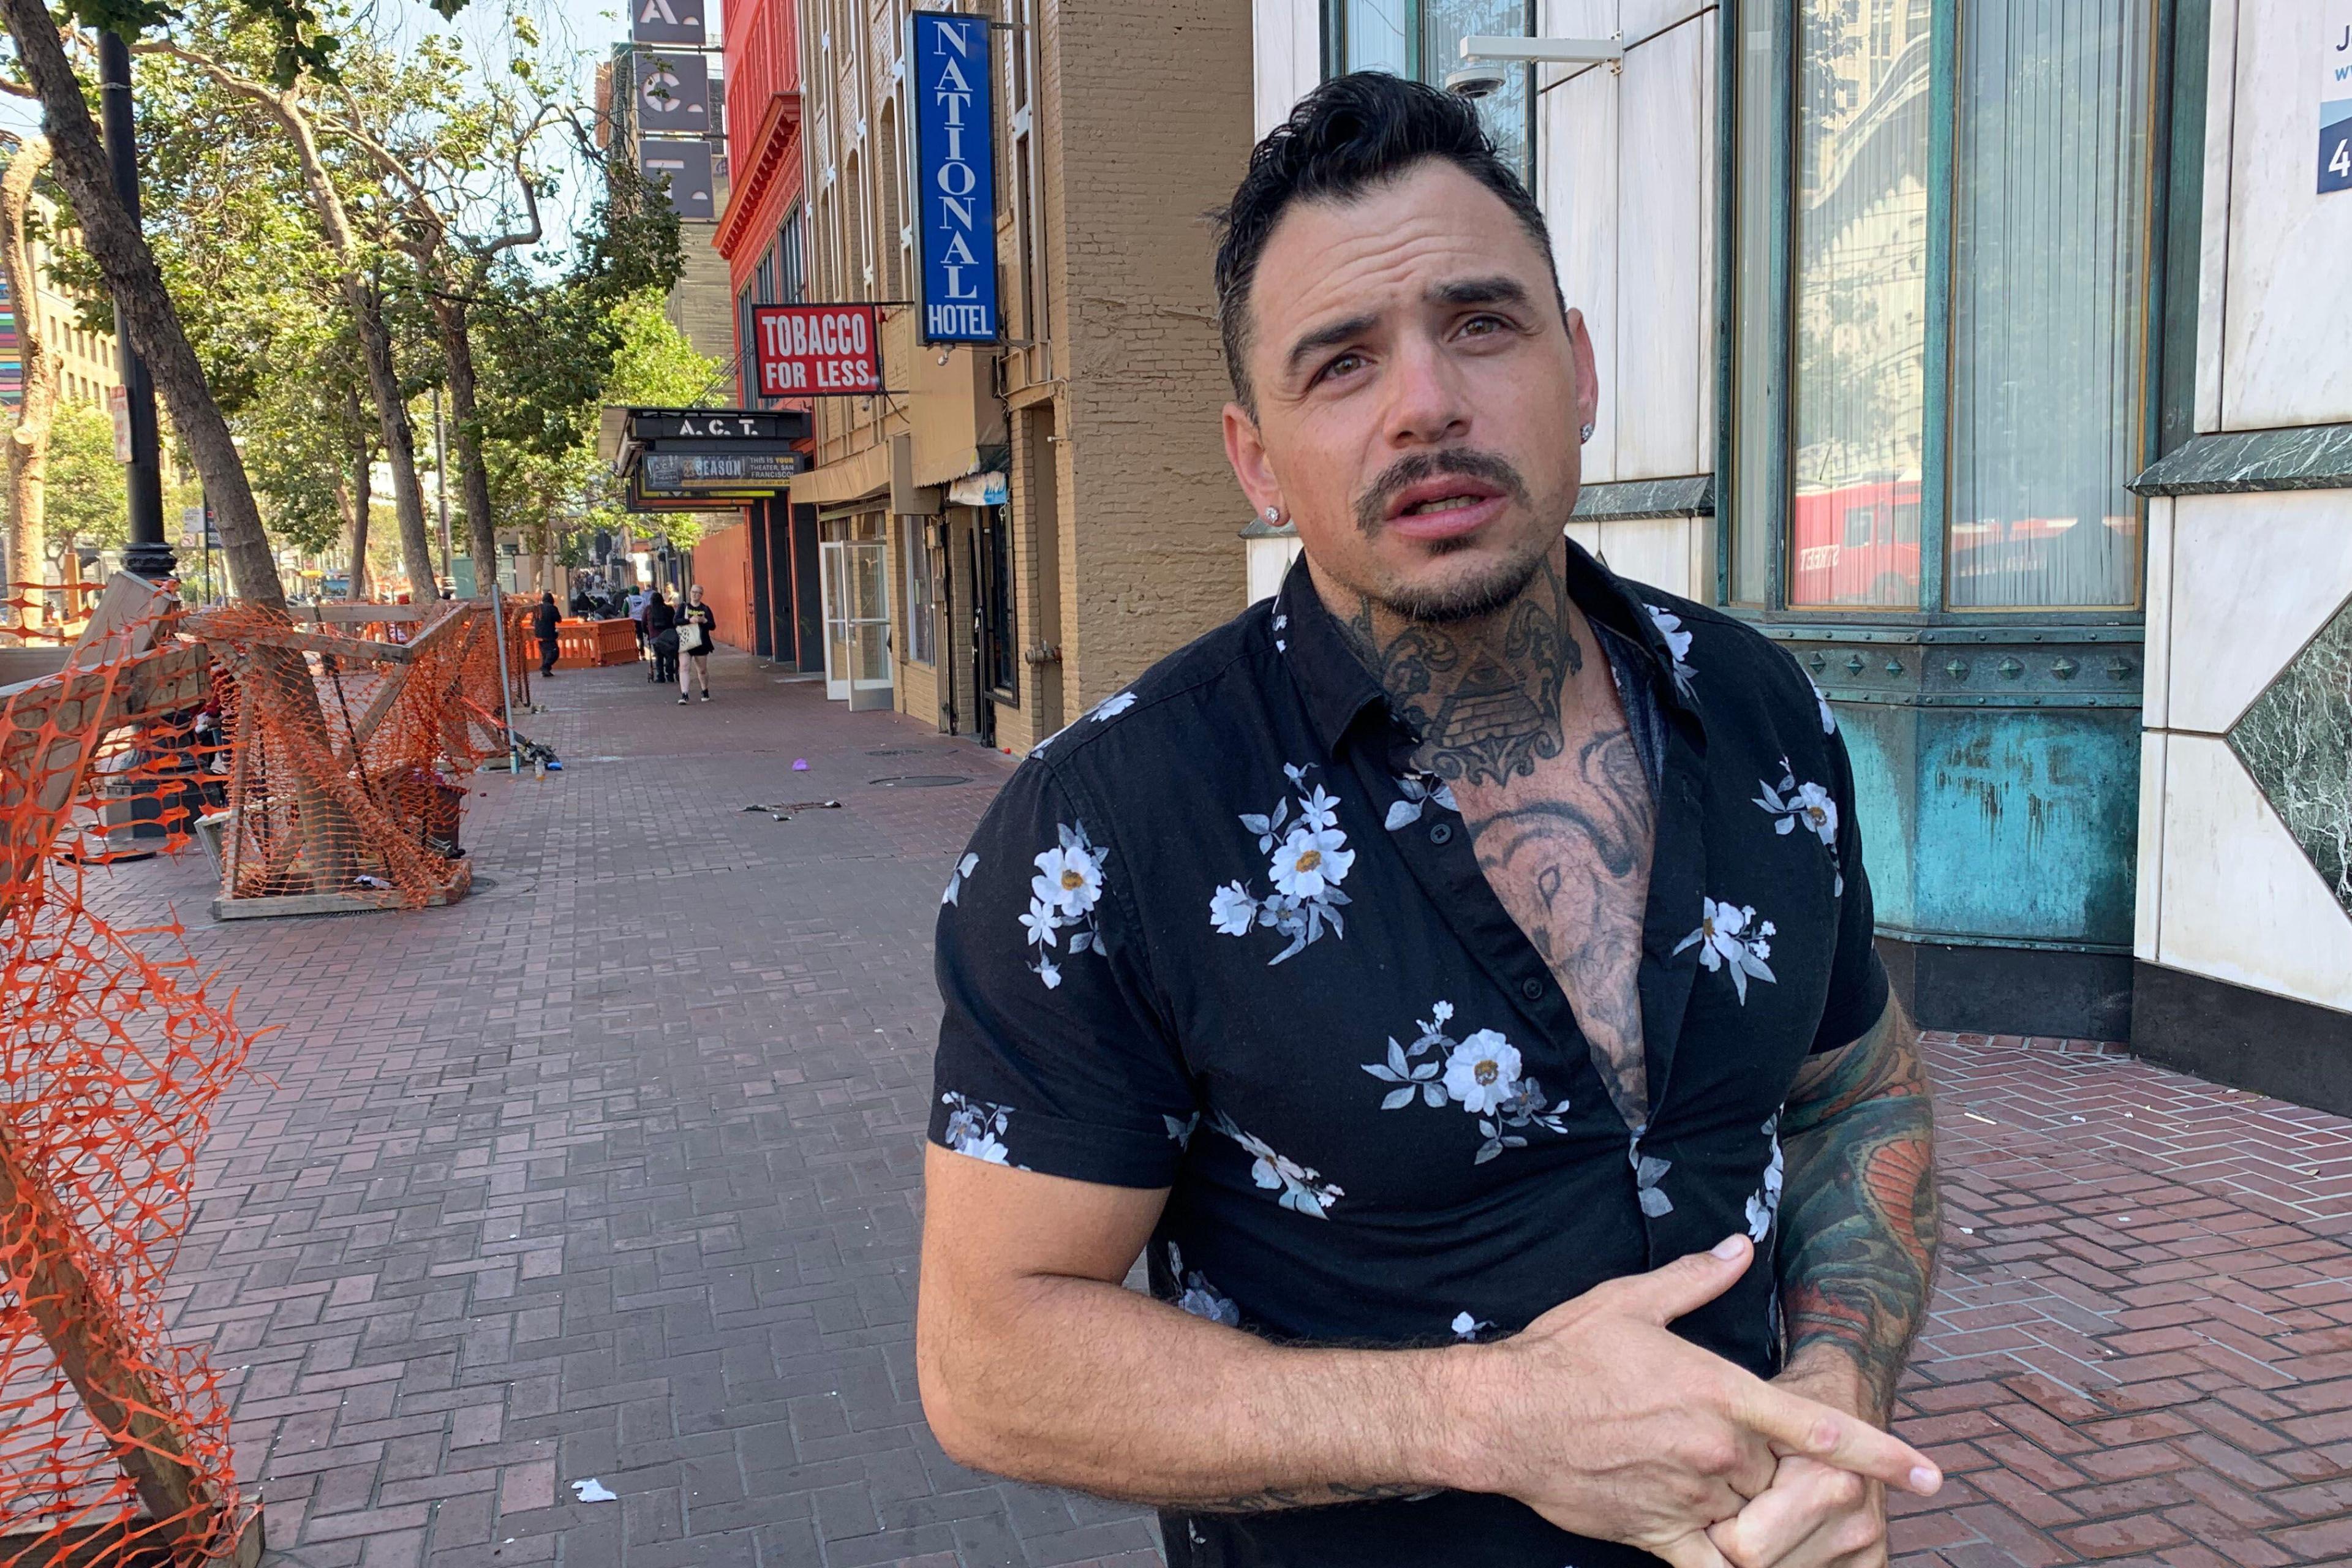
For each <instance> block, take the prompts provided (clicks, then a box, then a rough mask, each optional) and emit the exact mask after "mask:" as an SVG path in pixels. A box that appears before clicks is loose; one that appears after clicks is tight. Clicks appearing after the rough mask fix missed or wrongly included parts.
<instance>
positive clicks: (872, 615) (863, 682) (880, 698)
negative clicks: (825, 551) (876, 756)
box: [843, 539, 891, 713]
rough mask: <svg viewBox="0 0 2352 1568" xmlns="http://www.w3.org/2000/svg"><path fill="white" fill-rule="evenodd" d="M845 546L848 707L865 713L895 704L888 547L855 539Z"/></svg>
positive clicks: (881, 541) (873, 541)
mask: <svg viewBox="0 0 2352 1568" xmlns="http://www.w3.org/2000/svg"><path fill="white" fill-rule="evenodd" d="M843 549H844V550H845V552H847V575H848V579H849V625H848V631H849V709H850V711H851V712H853V713H862V712H865V711H866V710H869V709H876V708H887V707H889V706H890V705H891V701H890V696H891V693H890V687H891V672H890V562H889V555H888V550H889V546H888V543H887V542H886V541H884V540H880V539H856V540H853V541H851V542H849V543H847V544H846V545H845V546H843Z"/></svg>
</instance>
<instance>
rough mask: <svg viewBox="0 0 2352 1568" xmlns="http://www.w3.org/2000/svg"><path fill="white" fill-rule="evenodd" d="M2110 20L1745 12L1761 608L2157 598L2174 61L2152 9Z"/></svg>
mask: <svg viewBox="0 0 2352 1568" xmlns="http://www.w3.org/2000/svg"><path fill="white" fill-rule="evenodd" d="M2087 3H2088V4H2089V5H2090V10H2089V11H2088V12H2084V11H2082V10H2081V9H2080V6H2079V5H2074V4H2073V3H2072V0H2069V4H2068V5H2063V6H2062V5H2061V4H2060V0H2016V3H2015V4H2011V5H2000V6H1996V5H1990V4H1989V3H1979V0H1950V3H1949V5H1948V6H1939V7H1935V8H1933V11H1932V13H1931V8H1930V7H1929V6H1928V5H1925V4H1922V3H1921V0H1794V7H1795V18H1794V20H1795V26H1794V28H1793V30H1789V29H1784V28H1781V27H1780V26H1776V23H1777V21H1778V19H1779V17H1780V16H1781V15H1782V14H1783V12H1782V8H1781V6H1780V5H1779V4H1775V3H1771V0H1748V3H1747V4H1744V5H1742V6H1741V8H1740V16H1739V17H1738V24H1737V26H1736V27H1735V28H1734V30H1733V31H1732V34H1731V36H1732V37H1735V38H1737V39H1738V43H1739V44H1740V46H1742V47H1740V48H1739V50H1738V62H1737V67H1736V69H1735V71H1734V74H1733V77H1732V80H1731V88H1732V91H1733V93H1734V95H1735V102H1734V109H1733V113H1732V114H1731V115H1730V116H1729V118H1728V120H1727V132H1729V134H1730V137H1731V140H1730V142H1729V143H1728V145H1727V148H1726V151H1725V157H1726V163H1725V165H1724V168H1725V173H1726V174H1727V178H1728V179H1729V181H1730V182H1731V185H1732V190H1731V197H1732V215H1731V222H1732V263H1733V265H1732V275H1731V279H1730V286H1731V298H1732V309H1733V321H1732V322H1731V329H1732V330H1731V333H1730V338H1731V354H1732V359H1731V366H1730V375H1731V380H1730V399H1731V409H1730V418H1729V420H1728V421H1727V432H1726V440H1725V448H1724V459H1723V460H1724V463H1725V465H1726V467H1727V472H1726V473H1725V474H1724V475H1723V482H1722V484H1721V485H1720V486H1719V494H1720V495H1721V497H1722V500H1723V506H1724V508H1725V513H1726V515H1725V520H1724V521H1725V522H1726V525H1727V527H1726V533H1727V540H1728V543H1727V559H1726V563H1725V564H1726V567H1727V580H1728V587H1729V595H1728V596H1729V598H1730V599H1731V600H1732V601H1733V602H1734V603H1738V604H1747V605H1757V606H1759V607H1760V608H1764V609H1781V608H1787V609H1792V610H1822V609H1837V610H1874V611H1899V612H1921V611H1924V612H1927V613H1928V614H1931V615H1932V614H1941V613H1944V612H1948V611H1978V610H2019V609H2041V608H2099V607H2127V606H2130V605H2134V604H2136V603H2137V601H2138V596H2139V569H2140V521H2139V518H2140V512H2139V506H2138V503H2137V500H2135V498H2133V497H2132V496H2131V495H2130V494H2129V493H2128V492H2127V491H2126V489H2125V488H2124V486H2125V484H2126V481H2127V480H2128V479H2130V478H2131V477H2132V476H2133V475H2134V474H2135V473H2136V472H2137V469H2138V468H2139V467H2140V466H2141V465H2142V462H2143V459H2144V458H2145V456H2146V454H2147V431H2148V418H2149V414H2148V410H2147V402H2148V399H2147V380H2146V376H2147V370H2146V364H2145V360H2146V354H2145V353H2144V352H2143V350H2144V344H2145V342H2146V336H2147V321H2146V311H2147V301H2148V300H2149V298H2150V294H2151V279H2150V270H2151V260H2150V256H2151V237H2150V236H2149V233H2148V226H2149V222H2150V216H2151V210H2152V204H2151V200H2150V193H2151V191H2152V190H2153V189H2154V187H2155V183H2156V178H2157V173H2158V171H2157V170H2156V168H2155V166H2154V162H2153V158H2154V154H2153V146H2152V140H2153V139H2152V125H2153V100H2154V98H2155V92H2154V83H2155V81H2156V74H2155V50H2154V45H2153V39H2152V37H2151V29H2150V25H2149V19H2148V16H2147V14H2146V13H2145V9H2144V8H2142V9H2140V10H2135V9H2133V8H2132V7H2131V6H2129V5H2127V4H2126V3H2125V0H2087ZM1931 27H1933V28H1943V27H1949V28H1952V29H1954V34H1955V36H1954V37H1953V38H1952V39H1951V47H1948V48H1946V49H1945V50H1944V51H1943V53H1944V54H1945V56H1946V58H1953V59H1955V60H1956V61H1957V64H1956V66H1955V67H1953V68H1951V69H1950V70H1949V71H1948V75H1949V76H1950V77H1951V78H1952V79H1943V80H1939V79H1937V70H1936V68H1935V64H1934V62H1935V60H1936V58H1937V48H1936V47H1935V44H1934V42H1933V41H1932V40H1931V37H1930V32H1931ZM1938 117H1943V119H1944V121H1945V122H1946V123H1947V124H1948V128H1949V145H1950V148H1951V157H1950V159H1949V161H1948V169H1946V168H1942V167H1938V166H1936V165H1934V164H1932V163H1931V161H1930V158H1929V148H1930V144H1931V142H1933V140H1934V138H1935V133H1936V127H1937V122H1938ZM1782 132H1786V134H1785V135H1784V134H1782ZM1776 554H1777V555H1778V557H1779V562H1778V567H1779V569H1778V570H1777V571H1775V570H1774V558H1775V556H1776ZM1938 584H1940V589H1939V587H1938Z"/></svg>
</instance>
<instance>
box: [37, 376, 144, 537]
mask: <svg viewBox="0 0 2352 1568" xmlns="http://www.w3.org/2000/svg"><path fill="white" fill-rule="evenodd" d="M47 505H48V521H47V528H48V535H49V549H50V552H51V553H53V554H54V553H57V552H62V551H64V550H66V549H68V548H69V547H70V546H72V545H74V544H76V543H81V544H94V545H97V546H99V547H100V548H101V549H109V548H111V549H119V548H121V546H122V545H123V544H124V543H125V542H128V541H129V539H130V537H131V499H130V489H129V487H128V486H127V484H126V483H125V481H124V479H123V468H122V465H121V463H118V462H116V461H115V460H114V416H112V415H110V414H108V413H106V412H105V411H103V410H101V409H97V408H92V407H91V406H90V405H89V404H87V403H75V402H70V401H67V402H60V403H59V404H58V413H57V418H56V420H55V422H54V423H52V424H51V425H50V426H49V477H48V498H47Z"/></svg>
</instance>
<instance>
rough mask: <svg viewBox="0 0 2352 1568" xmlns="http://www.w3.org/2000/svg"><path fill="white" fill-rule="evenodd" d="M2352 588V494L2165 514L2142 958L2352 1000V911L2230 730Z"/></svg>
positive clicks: (2182, 507)
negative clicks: (2233, 745) (2289, 826)
mask: <svg viewBox="0 0 2352 1568" xmlns="http://www.w3.org/2000/svg"><path fill="white" fill-rule="evenodd" d="M2347 597H2352V492H2347V491H2344V490H2284V491H2268V492H2261V493H2255V494H2249V495H2218V496H2181V497H2179V498H2177V499H2174V500H2162V499H2159V500H2155V501H2152V502H2151V503H2150V504H2149V507H2148V571H2147V603H2148V621H2147V671H2146V687H2145V689H2146V709H2145V719H2144V723H2145V725H2146V727H2147V728H2146V732H2145V734H2144V736H2143V739H2142V755H2141V775H2140V836H2139V902H2138V917H2137V935H2136V941H2135V947H2136V950H2137V952H2138V954H2139V956H2140V957H2141V958H2142V959H2145V960H2147V961H2148V962H2149V963H2161V964H2164V965H2166V966H2167V967H2168V968H2173V969H2181V970H2186V971H2189V973H2196V974H2203V975H2208V976H2210V977H2212V978H2214V979H2217V980H2225V981H2228V982H2230V983H2231V984H2238V985H2245V986H2251V987H2252V988H2253V989H2256V990H2260V991H2270V992H2274V993H2276V994H2281V995H2285V996H2293V997H2296V998H2298V999H2300V1000H2303V1001H2307V1002H2316V1003H2319V1004H2321V1005H2326V1006H2331V1007H2339V1008H2345V1009H2352V919H2347V918H2346V914H2345V910H2344V909H2343V907H2342V906H2341V905H2339V904H2338V903H2337V902H2336V897H2335V895H2334V894H2333V892H2331V891H2330V890H2329V889H2328V887H2327V884H2326V881H2325V880H2323V879H2321V877H2320V875H2319V872H2318V871H2317V870H2316V869H2315V868H2313V866H2312V863H2311V861H2310V859H2309V858H2307V857H2306V856H2305V854H2304V852H2303V850H2302V849H2301V848H2300V847H2297V845H2296V844H2295V842H2294V839H2293V838H2292V837H2290V836H2289V835H2288V833H2287V830H2286V826H2285V825H2284V823H2283V822H2282V821H2281V820H2280V818H2279V815H2278V813H2277V812H2275V811H2273V809H2272V808H2271V806H2270V805H2269V804H2268V803H2267V802H2266V801H2265V800H2264V799H2263V795H2262V792H2261V790H2260V789H2259V788H2257V787H2256V785H2255V784H2254V781H2253V778H2252V775H2251V774H2250V773H2248V772H2247V771H2246V768H2245V765H2244V763H2241V762H2240V761H2239V760H2238V757H2237V755H2236V753H2234V752H2232V751H2231V749H2230V745H2229V742H2228V740H2227V739H2226V737H2227V736H2228V734H2229V731H2230V729H2231V726H2232V725H2234V724H2235V723H2236V722H2237V721H2238V720H2239V718H2240V717H2241V716H2242V714H2243V713H2244V712H2245V710H2246V709H2247V708H2248V707H2249V706H2250V705H2251V704H2252V702H2253V701H2254V700H2255V699H2256V698H2258V697H2260V696H2261V695H2262V694H2263V690H2264V689H2266V688H2267V687H2268V686H2269V685H2270V684H2271V682H2272V681H2273V679H2276V677H2277V675H2278V673H2279V671H2280V670H2281V669H2283V668H2285V666H2286V664H2287V663H2288V661H2289V660H2291V659H2293V658H2294V657H2295V655H2296V654H2297V653H2299V652H2300V651H2302V649H2303V647H2304V646H2305V644H2306V643H2308V642H2309V641H2310V640H2311V638H2312V637H2313V635H2314V634H2315V633H2316V632H2318V631H2319V630H2320V628H2321V627H2323V626H2326V624H2327V622H2328V621H2329V620H2330V619H2331V618H2332V617H2333V616H2335V615H2336V612H2337V610H2339V609H2340V608H2341V607H2342V606H2343V605H2344V603H2345V601H2346V599H2347Z"/></svg>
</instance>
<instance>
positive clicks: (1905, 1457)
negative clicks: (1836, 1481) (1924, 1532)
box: [1732, 1381, 1944, 1497]
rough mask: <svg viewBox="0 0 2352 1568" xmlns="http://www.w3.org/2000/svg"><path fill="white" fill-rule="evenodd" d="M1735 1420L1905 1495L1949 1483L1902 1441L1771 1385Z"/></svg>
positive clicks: (1755, 1389) (1749, 1396)
mask: <svg viewBox="0 0 2352 1568" xmlns="http://www.w3.org/2000/svg"><path fill="white" fill-rule="evenodd" d="M1732 1417H1733V1419H1734V1420H1737V1421H1738V1422H1739V1423H1740V1424H1741V1425H1743V1426H1747V1427H1748V1429H1749V1430H1750V1431H1753V1432H1758V1433H1760V1434H1762V1435H1763V1436H1765V1437H1766V1438H1768V1439H1769V1441H1770V1442H1771V1443H1772V1445H1773V1446H1774V1447H1777V1448H1779V1449H1780V1450H1781V1451H1783V1452H1785V1453H1790V1454H1803V1455H1805V1456H1806V1457H1807V1458H1814V1459H1819V1460H1820V1461H1821V1462H1822V1463H1823V1464H1825V1465H1835V1466H1836V1467H1837V1468H1839V1469H1842V1470H1852V1471H1853V1473H1854V1474H1855V1475H1858V1476H1868V1477H1869V1478H1871V1479H1873V1480H1879V1481H1884V1482H1885V1483H1886V1484H1887V1485H1888V1486H1890V1487H1894V1488H1895V1489H1897V1490H1900V1491H1906V1492H1912V1493H1916V1495H1918V1496H1920V1497H1933V1496H1935V1495H1936V1491H1937V1488H1939V1487H1941V1486H1942V1485H1943V1484H1944V1473H1943V1472H1942V1471H1941V1470H1939V1469H1937V1468H1936V1466H1935V1464H1934V1463H1933V1462H1932V1461H1931V1460H1929V1459H1928V1458H1927V1455H1925V1454H1923V1453H1921V1452H1919V1450H1918V1449H1916V1448H1915V1447H1912V1446H1911V1445H1910V1444H1908V1443H1906V1442H1905V1441H1903V1440H1902V1439H1901V1438H1900V1437H1896V1436H1893V1435H1892V1434H1889V1433H1885V1432H1882V1431H1880V1430H1879V1429H1878V1428H1877V1427H1875V1426H1872V1425H1871V1424H1870V1423H1869V1422H1867V1421H1864V1420H1863V1419H1862V1418H1861V1417H1860V1416H1856V1415H1847V1414H1846V1413H1845V1412H1844V1411H1843V1410H1834V1409H1832V1408H1831V1407H1830V1406H1829V1405H1816V1404H1815V1403H1813V1401H1811V1400H1810V1399H1801V1398H1799V1397H1798V1396H1797V1395H1795V1394H1789V1393H1786V1392H1784V1391H1783V1390H1780V1389H1778V1388H1774V1387H1773V1386H1772V1385H1771V1384H1768V1383H1764V1382H1761V1381H1758V1382H1756V1383H1754V1384H1752V1385H1750V1386H1749V1387H1748V1388H1747V1389H1746V1390H1745V1393H1744V1396H1743V1398H1742V1399H1741V1401H1740V1404H1739V1405H1738V1408H1737V1409H1735V1410H1734V1411H1733V1413H1732Z"/></svg>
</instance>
